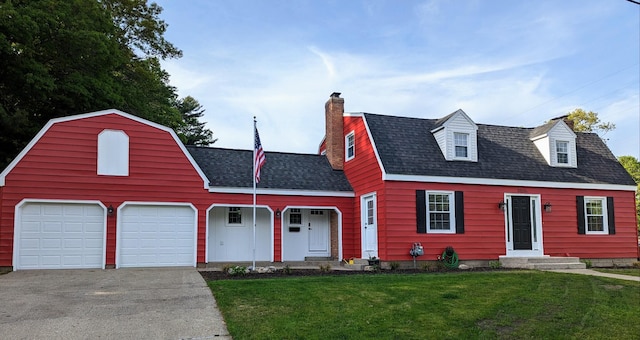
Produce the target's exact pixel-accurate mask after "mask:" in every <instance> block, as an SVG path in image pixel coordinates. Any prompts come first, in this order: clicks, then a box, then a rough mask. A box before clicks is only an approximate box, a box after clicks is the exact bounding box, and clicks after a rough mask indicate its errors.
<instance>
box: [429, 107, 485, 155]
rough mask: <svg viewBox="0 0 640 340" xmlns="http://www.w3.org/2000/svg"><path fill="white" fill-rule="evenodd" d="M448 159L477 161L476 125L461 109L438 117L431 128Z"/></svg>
mask: <svg viewBox="0 0 640 340" xmlns="http://www.w3.org/2000/svg"><path fill="white" fill-rule="evenodd" d="M431 133H432V134H433V137H435V139H436V141H437V142H438V146H439V147H440V151H442V155H443V156H444V158H445V159H446V160H448V161H465V162H477V161H478V126H477V125H476V123H474V122H473V121H472V120H471V118H469V116H467V114H466V113H464V111H462V110H458V111H456V112H454V113H452V114H450V115H448V116H446V117H443V118H441V119H438V121H436V122H435V126H434V128H433V129H432V130H431Z"/></svg>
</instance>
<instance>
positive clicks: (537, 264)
mask: <svg viewBox="0 0 640 340" xmlns="http://www.w3.org/2000/svg"><path fill="white" fill-rule="evenodd" d="M500 263H501V264H502V267H504V268H520V269H539V270H548V269H584V268H586V267H587V266H586V264H584V263H582V262H580V258H578V257H551V256H539V257H506V256H500Z"/></svg>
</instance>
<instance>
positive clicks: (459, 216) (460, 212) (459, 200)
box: [456, 191, 464, 234]
mask: <svg viewBox="0 0 640 340" xmlns="http://www.w3.org/2000/svg"><path fill="white" fill-rule="evenodd" d="M456 234H464V199H463V193H462V191H456Z"/></svg>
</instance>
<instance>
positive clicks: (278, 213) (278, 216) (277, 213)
mask: <svg viewBox="0 0 640 340" xmlns="http://www.w3.org/2000/svg"><path fill="white" fill-rule="evenodd" d="M280 216H282V211H280V208H278V209H276V218H280Z"/></svg>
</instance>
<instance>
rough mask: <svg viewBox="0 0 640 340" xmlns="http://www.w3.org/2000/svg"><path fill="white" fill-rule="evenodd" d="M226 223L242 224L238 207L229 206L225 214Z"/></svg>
mask: <svg viewBox="0 0 640 340" xmlns="http://www.w3.org/2000/svg"><path fill="white" fill-rule="evenodd" d="M227 223H229V224H242V212H241V210H240V208H238V207H230V208H229V213H228V215H227Z"/></svg>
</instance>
